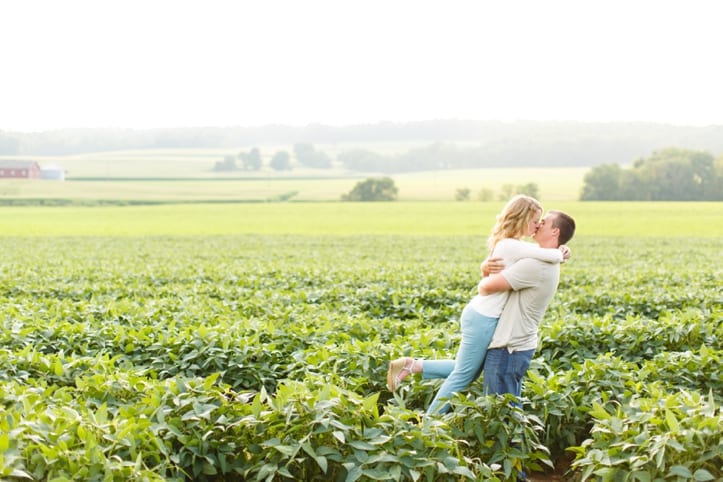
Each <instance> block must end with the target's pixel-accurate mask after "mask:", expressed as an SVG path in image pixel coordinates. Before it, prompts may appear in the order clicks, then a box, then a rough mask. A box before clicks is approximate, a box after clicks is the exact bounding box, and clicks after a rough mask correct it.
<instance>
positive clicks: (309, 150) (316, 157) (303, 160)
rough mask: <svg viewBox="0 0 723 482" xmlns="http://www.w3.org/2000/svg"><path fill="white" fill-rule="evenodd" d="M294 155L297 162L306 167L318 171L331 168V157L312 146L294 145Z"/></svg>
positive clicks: (305, 144)
mask: <svg viewBox="0 0 723 482" xmlns="http://www.w3.org/2000/svg"><path fill="white" fill-rule="evenodd" d="M294 155H295V156H296V160H297V161H299V163H300V164H302V165H304V166H306V167H314V168H318V169H329V168H330V167H331V158H330V157H329V155H328V154H327V153H325V152H324V151H320V150H317V149H316V148H315V147H314V146H313V145H312V144H307V143H297V144H294Z"/></svg>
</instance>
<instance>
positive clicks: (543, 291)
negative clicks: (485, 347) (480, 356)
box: [490, 258, 560, 351]
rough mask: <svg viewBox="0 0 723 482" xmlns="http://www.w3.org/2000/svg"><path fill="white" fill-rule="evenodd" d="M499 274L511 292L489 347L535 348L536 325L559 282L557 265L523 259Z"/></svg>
mask: <svg viewBox="0 0 723 482" xmlns="http://www.w3.org/2000/svg"><path fill="white" fill-rule="evenodd" d="M501 274H502V276H504V277H505V279H506V280H507V282H508V283H509V284H510V286H511V287H512V289H513V290H514V291H512V292H511V293H510V297H509V299H508V300H507V304H506V305H505V308H504V309H503V311H502V315H501V316H500V320H499V323H498V324H497V329H496V331H495V335H494V337H493V338H492V342H491V343H490V348H503V347H507V349H508V350H509V351H521V350H533V349H535V348H537V339H538V335H537V332H538V327H539V325H540V322H541V321H542V318H543V317H544V316H545V311H546V310H547V306H548V304H549V303H550V301H551V300H552V297H553V296H554V295H555V291H556V290H557V285H558V283H559V281H560V265H559V264H557V263H546V262H543V261H538V260H535V259H531V258H527V259H522V260H520V261H518V262H517V263H515V264H514V265H513V266H511V267H510V268H508V269H506V270H504V271H503V272H502V273H501Z"/></svg>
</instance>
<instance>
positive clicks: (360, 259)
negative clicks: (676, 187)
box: [0, 203, 723, 482]
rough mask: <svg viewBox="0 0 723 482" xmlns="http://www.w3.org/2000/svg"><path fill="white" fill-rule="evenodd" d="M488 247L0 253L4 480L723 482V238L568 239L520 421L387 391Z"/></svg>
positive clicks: (61, 246) (427, 353)
mask: <svg viewBox="0 0 723 482" xmlns="http://www.w3.org/2000/svg"><path fill="white" fill-rule="evenodd" d="M451 204H453V205H455V204H456V203H451ZM468 204H469V203H468ZM337 206H338V205H337ZM342 206H344V205H342ZM424 207H425V211H426V212H428V211H429V206H424ZM269 212H271V211H269ZM380 212H384V210H382V211H380ZM482 243H483V240H482V239H480V237H479V236H419V237H414V236H390V235H384V236H369V235H366V236H318V235H317V236H311V235H305V236H296V235H277V236H260V235H235V236H188V237H178V236H148V237H142V236H130V237H125V238H120V237H102V236H86V237H80V236H77V237H40V236H38V237H3V238H0V249H2V250H3V253H5V255H4V257H3V260H2V262H1V263H0V414H1V415H0V460H1V461H2V463H0V478H2V479H9V480H23V479H35V480H54V479H55V480H100V479H103V480H118V481H122V480H131V481H132V480H138V481H140V480H176V481H179V482H180V481H186V480H197V481H234V480H264V481H265V480H365V481H366V480H374V479H375V478H381V477H385V478H391V479H392V480H400V481H401V480H404V481H410V480H440V481H447V480H449V481H453V480H454V481H459V480H492V481H495V480H498V481H501V480H514V476H515V473H516V470H517V469H519V468H520V467H523V466H524V467H525V468H526V469H527V470H528V472H529V471H545V470H551V469H550V467H551V465H555V467H556V468H557V469H558V470H560V467H561V465H562V462H561V460H564V459H565V457H566V454H571V455H572V456H574V457H575V460H574V461H573V466H572V468H571V473H570V474H569V475H570V476H571V477H577V478H586V479H588V480H592V479H605V478H606V477H612V474H613V471H614V470H619V471H621V472H619V473H621V474H622V473H625V474H627V475H626V476H627V477H628V479H630V480H655V479H656V478H657V479H660V480H691V479H696V478H697V479H699V480H716V479H719V478H720V477H721V476H723V474H721V471H720V466H721V464H720V456H719V454H720V450H721V449H720V433H721V413H720V408H719V407H720V404H721V403H723V398H722V395H721V394H723V382H722V381H721V377H720V368H719V367H720V364H721V358H722V357H723V344H722V343H721V340H723V331H721V330H723V323H721V321H722V318H721V317H722V316H723V314H722V313H723V312H722V310H721V303H720V283H719V280H720V270H721V266H720V263H719V262H718V261H717V259H718V258H717V254H718V251H719V248H720V246H719V240H718V238H717V237H700V238H692V237H689V238H684V237H683V238H678V239H676V240H674V241H671V240H670V239H668V238H655V237H651V238H634V237H624V238H614V237H607V238H606V239H603V240H601V239H598V238H597V237H595V238H593V237H589V236H588V237H586V236H580V237H579V238H576V240H575V241H574V244H573V246H572V247H573V258H572V259H571V260H570V261H568V262H567V263H565V265H563V267H562V280H561V284H560V287H559V290H558V293H557V295H556V297H555V298H554V300H553V302H552V304H551V306H550V308H549V310H548V312H547V315H546V318H545V321H544V323H543V326H542V328H541V339H542V340H541V347H540V350H539V352H538V354H537V356H536V358H535V359H534V360H533V364H532V367H531V369H530V371H529V374H528V377H527V378H526V381H525V384H524V385H523V398H524V400H523V407H522V409H519V408H517V407H515V406H514V405H512V404H510V403H509V400H505V399H502V398H499V399H498V398H494V397H485V396H483V395H482V394H481V393H480V391H481V384H480V383H479V382H477V383H475V384H473V385H472V386H471V387H470V389H469V390H468V391H465V392H464V393H461V394H459V395H457V396H455V397H454V398H453V399H452V400H451V403H452V405H453V406H454V410H453V411H451V412H450V413H449V414H446V415H444V416H441V417H437V418H430V417H423V416H421V415H420V414H421V412H422V411H423V410H424V409H425V408H426V407H427V406H428V404H429V402H430V400H431V398H432V397H433V396H434V394H435V392H436V390H437V388H438V387H439V383H438V382H435V381H420V380H414V381H410V382H409V383H405V384H404V385H403V387H402V389H401V390H400V391H399V392H398V393H397V394H395V395H392V394H390V393H389V392H388V391H387V390H386V389H385V387H384V383H385V373H386V369H387V363H388V361H389V360H390V359H393V358H396V357H398V356H402V355H411V356H417V357H420V358H449V357H452V356H454V353H455V352H456V349H457V346H458V343H459V327H458V317H459V314H460V313H461V311H462V309H463V307H464V305H465V304H466V303H467V302H468V301H469V299H470V297H471V295H472V294H473V292H474V287H475V285H476V282H477V280H478V266H479V261H480V260H481V259H482V258H483V257H484V256H485V254H486V253H485V252H484V250H483V249H482V248H481V245H482ZM568 457H569V455H568ZM716 457H717V458H716ZM709 477H712V479H709Z"/></svg>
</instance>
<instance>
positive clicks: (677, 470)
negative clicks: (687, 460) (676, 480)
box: [668, 465, 693, 479]
mask: <svg viewBox="0 0 723 482" xmlns="http://www.w3.org/2000/svg"><path fill="white" fill-rule="evenodd" d="M668 475H677V476H678V477H684V478H686V479H689V478H690V477H691V476H692V475H693V474H691V473H690V469H688V467H686V466H684V465H673V466H672V467H671V468H670V472H668Z"/></svg>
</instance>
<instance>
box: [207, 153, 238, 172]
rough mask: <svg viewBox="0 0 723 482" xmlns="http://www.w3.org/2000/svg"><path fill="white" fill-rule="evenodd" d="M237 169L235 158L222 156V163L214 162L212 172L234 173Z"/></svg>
mask: <svg viewBox="0 0 723 482" xmlns="http://www.w3.org/2000/svg"><path fill="white" fill-rule="evenodd" d="M236 169H238V168H237V167H236V158H235V157H234V156H224V158H223V161H216V164H214V166H213V170H214V171H217V172H223V171H235V170H236Z"/></svg>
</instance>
